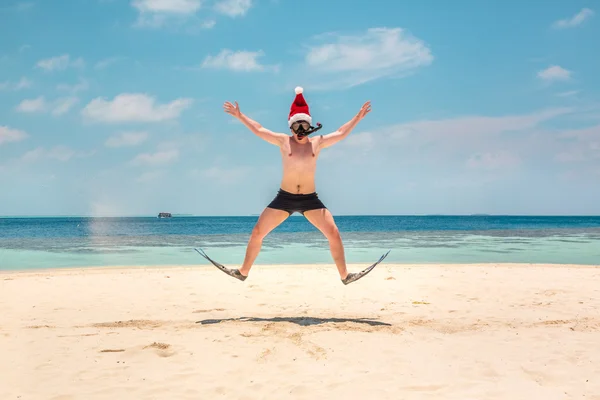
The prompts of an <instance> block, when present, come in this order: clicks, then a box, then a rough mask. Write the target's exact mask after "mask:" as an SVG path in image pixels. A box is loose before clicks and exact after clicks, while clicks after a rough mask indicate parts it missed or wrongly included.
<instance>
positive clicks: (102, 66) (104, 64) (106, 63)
mask: <svg viewBox="0 0 600 400" xmlns="http://www.w3.org/2000/svg"><path fill="white" fill-rule="evenodd" d="M118 60H119V57H109V58H105V59H103V60H100V61H98V62H97V63H96V65H94V68H95V69H105V68H108V67H109V66H111V65H112V64H114V63H116V62H117V61H118Z"/></svg>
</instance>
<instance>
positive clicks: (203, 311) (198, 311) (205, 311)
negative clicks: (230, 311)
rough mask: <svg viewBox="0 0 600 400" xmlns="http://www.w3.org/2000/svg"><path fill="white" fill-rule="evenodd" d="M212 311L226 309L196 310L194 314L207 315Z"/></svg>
mask: <svg viewBox="0 0 600 400" xmlns="http://www.w3.org/2000/svg"><path fill="white" fill-rule="evenodd" d="M211 311H225V309H224V308H211V309H208V310H196V311H193V313H194V314H197V313H207V312H211Z"/></svg>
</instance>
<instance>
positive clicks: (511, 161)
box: [466, 151, 521, 169]
mask: <svg viewBox="0 0 600 400" xmlns="http://www.w3.org/2000/svg"><path fill="white" fill-rule="evenodd" d="M520 161H521V160H520V159H519V157H518V156H516V155H515V154H511V153H510V152H508V151H499V152H486V153H477V154H473V155H471V156H470V157H469V159H468V160H467V161H466V165H467V167H469V168H475V169H479V168H485V169H500V168H512V167H515V166H517V165H519V163H520Z"/></svg>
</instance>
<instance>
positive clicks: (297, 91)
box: [296, 86, 304, 94]
mask: <svg viewBox="0 0 600 400" xmlns="http://www.w3.org/2000/svg"><path fill="white" fill-rule="evenodd" d="M303 91H304V89H302V88H301V87H300V86H296V94H300V93H302V92H303Z"/></svg>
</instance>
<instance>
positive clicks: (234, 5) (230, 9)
mask: <svg viewBox="0 0 600 400" xmlns="http://www.w3.org/2000/svg"><path fill="white" fill-rule="evenodd" d="M251 7H252V0H220V1H218V2H217V3H216V4H215V10H216V11H217V12H219V13H221V14H224V15H227V16H229V17H240V16H244V15H246V13H247V12H248V10H249V9H250V8H251Z"/></svg>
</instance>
